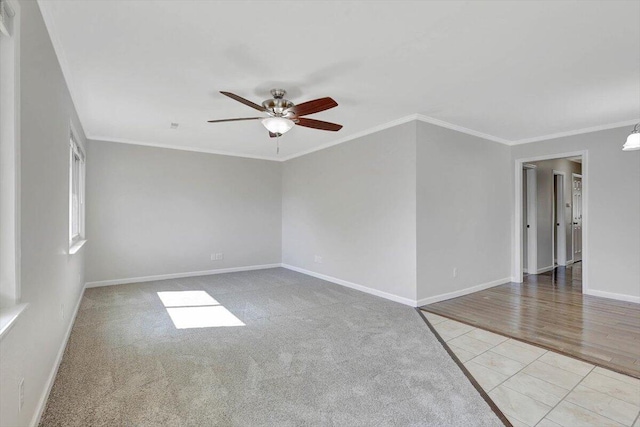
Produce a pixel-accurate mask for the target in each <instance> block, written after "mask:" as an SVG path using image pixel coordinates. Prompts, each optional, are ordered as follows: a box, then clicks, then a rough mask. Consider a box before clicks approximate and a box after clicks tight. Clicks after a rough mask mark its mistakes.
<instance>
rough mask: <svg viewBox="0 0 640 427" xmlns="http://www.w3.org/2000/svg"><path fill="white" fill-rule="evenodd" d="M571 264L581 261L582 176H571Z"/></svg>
mask: <svg viewBox="0 0 640 427" xmlns="http://www.w3.org/2000/svg"><path fill="white" fill-rule="evenodd" d="M572 193H573V197H572V198H573V210H572V212H573V213H572V225H571V226H572V228H573V234H572V235H573V262H578V261H582V175H576V174H574V175H573V186H572Z"/></svg>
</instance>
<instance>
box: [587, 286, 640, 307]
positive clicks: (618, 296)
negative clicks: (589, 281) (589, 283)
mask: <svg viewBox="0 0 640 427" xmlns="http://www.w3.org/2000/svg"><path fill="white" fill-rule="evenodd" d="M583 293H584V294H585V295H591V296H594V297H600V298H609V299H615V300H618V301H626V302H633V303H636V304H640V297H636V296H633V295H626V294H616V293H614V292H605V291H598V290H596V289H587V290H586V291H584V292H583Z"/></svg>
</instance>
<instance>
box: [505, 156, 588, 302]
mask: <svg viewBox="0 0 640 427" xmlns="http://www.w3.org/2000/svg"><path fill="white" fill-rule="evenodd" d="M576 156H582V292H583V293H585V294H586V293H588V292H587V291H588V289H589V269H588V267H589V263H588V254H589V232H588V230H589V185H588V177H589V174H588V170H589V167H588V165H589V150H581V151H572V152H568V153H556V154H546V155H543V156H536V157H526V158H519V159H515V180H514V184H515V185H514V187H515V188H514V190H515V200H514V202H515V214H514V217H515V218H514V219H515V221H514V223H513V226H514V230H513V247H512V253H513V259H512V264H511V266H512V268H511V269H512V277H513V278H515V279H517V280H514V281H515V282H517V283H522V233H523V230H522V167H523V165H524V164H525V163H527V162H536V161H539V160H551V159H562V158H567V157H576ZM512 194H513V193H512ZM569 264H570V262H567V265H569Z"/></svg>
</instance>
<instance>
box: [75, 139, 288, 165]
mask: <svg viewBox="0 0 640 427" xmlns="http://www.w3.org/2000/svg"><path fill="white" fill-rule="evenodd" d="M87 139H88V140H90V141H95V142H116V143H118V144H130V145H142V146H144V147H155V148H166V149H169V150H180V151H193V152H195V153H206V154H218V155H220V156H231V157H243V158H245V159H255V160H269V161H272V162H282V161H284V160H283V159H281V158H279V157H268V156H255V155H251V154H244V153H234V152H230V151H220V150H209V149H207V148H194V147H185V146H181V145H171V144H158V143H155V142H142V141H133V140H130V139H124V138H111V137H108V136H93V135H88V136H87Z"/></svg>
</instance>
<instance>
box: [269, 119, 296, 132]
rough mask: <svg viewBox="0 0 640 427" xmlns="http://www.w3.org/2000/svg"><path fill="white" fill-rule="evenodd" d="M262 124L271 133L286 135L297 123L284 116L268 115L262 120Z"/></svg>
mask: <svg viewBox="0 0 640 427" xmlns="http://www.w3.org/2000/svg"><path fill="white" fill-rule="evenodd" d="M262 124H263V125H264V127H266V128H267V130H268V131H269V132H271V133H275V134H280V135H284V134H285V133H287V132H289V130H290V129H291V128H292V127H293V126H294V125H295V123H294V122H293V120H289V119H285V118H284V117H268V118H266V119H264V120H262Z"/></svg>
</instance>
